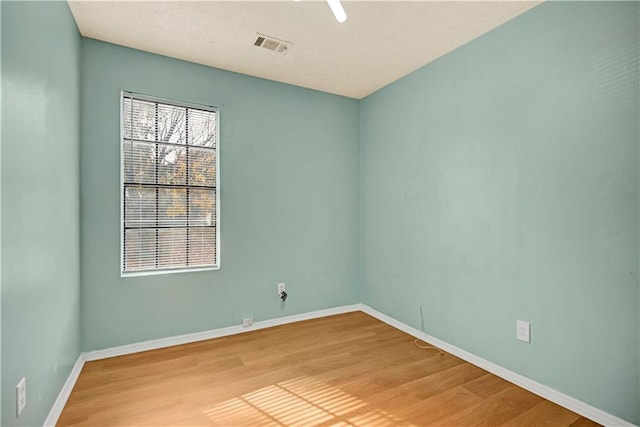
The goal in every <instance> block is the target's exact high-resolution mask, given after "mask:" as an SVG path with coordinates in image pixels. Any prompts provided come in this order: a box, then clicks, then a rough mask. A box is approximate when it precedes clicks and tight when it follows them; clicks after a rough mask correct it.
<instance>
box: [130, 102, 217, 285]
mask: <svg viewBox="0 0 640 427" xmlns="http://www.w3.org/2000/svg"><path fill="white" fill-rule="evenodd" d="M218 123H219V112H218V109H217V108H214V107H206V106H199V105H192V104H186V103H179V102H175V101H167V100H160V99H157V98H152V97H148V96H145V95H139V94H133V93H129V92H123V93H122V147H121V150H122V151H121V162H122V167H121V182H122V184H121V191H122V193H121V194H122V245H121V249H122V274H123V276H124V275H130V274H132V273H142V272H170V271H184V270H193V269H205V268H218V267H219V260H220V245H219V220H218V218H219V214H218V213H219V209H220V204H219V200H218V194H219V193H218V182H219V180H218V164H219V156H218V148H219V145H218V138H219V137H218V135H219V132H218Z"/></svg>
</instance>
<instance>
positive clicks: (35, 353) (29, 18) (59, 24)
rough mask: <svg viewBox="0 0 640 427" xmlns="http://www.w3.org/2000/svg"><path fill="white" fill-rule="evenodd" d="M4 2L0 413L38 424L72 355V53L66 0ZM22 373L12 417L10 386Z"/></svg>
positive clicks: (75, 101)
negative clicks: (21, 402) (23, 396)
mask: <svg viewBox="0 0 640 427" xmlns="http://www.w3.org/2000/svg"><path fill="white" fill-rule="evenodd" d="M0 7H1V8H2V169H1V170H2V245H1V246H2V422H1V424H2V425H3V426H12V425H24V426H26V425H29V426H33V425H42V422H43V421H44V419H45V417H46V416H47V413H48V412H49V410H50V409H51V406H52V404H53V402H54V400H55V398H56V397H57V395H58V392H59V391H60V389H61V387H62V385H63V383H64V381H65V380H66V378H67V376H68V374H69V372H70V370H71V367H72V366H73V364H74V362H75V360H76V358H77V356H78V354H79V348H80V344H79V338H80V333H79V310H80V303H79V286H80V281H79V276H80V266H79V252H78V249H79V200H78V199H79V188H78V187H79V181H78V169H79V165H78V156H79V149H78V144H79V138H78V136H79V115H80V112H79V108H78V106H79V92H78V91H79V52H80V36H79V34H78V31H77V29H76V26H75V23H74V20H73V18H72V16H71V13H70V11H69V9H68V6H67V4H66V2H10V1H9V2H7V1H3V2H2V3H1V6H0ZM22 377H26V379H27V405H26V407H25V409H24V412H23V413H22V415H21V416H20V417H19V418H18V419H16V412H15V387H16V384H17V383H18V381H19V380H20V379H21V378H22Z"/></svg>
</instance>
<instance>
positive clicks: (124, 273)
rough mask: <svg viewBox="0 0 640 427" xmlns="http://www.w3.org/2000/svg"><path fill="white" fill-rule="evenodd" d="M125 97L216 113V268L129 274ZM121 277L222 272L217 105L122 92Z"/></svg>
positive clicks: (149, 271) (145, 271)
mask: <svg viewBox="0 0 640 427" xmlns="http://www.w3.org/2000/svg"><path fill="white" fill-rule="evenodd" d="M125 97H133V98H135V99H140V100H143V101H149V102H157V103H162V104H168V105H172V106H177V107H185V108H194V109H200V110H206V111H213V112H215V114H216V131H215V132H216V133H215V137H216V181H215V182H216V187H215V188H216V199H215V200H216V201H215V204H216V233H215V236H216V241H215V250H216V264H215V265H211V266H203V267H177V268H166V269H156V270H144V271H125V270H124V267H125V260H124V232H125V224H124V216H125V213H124V206H125V200H124V155H123V154H124V153H123V148H122V147H123V146H124V144H123V143H124V136H125V130H124V120H123V119H124V117H123V114H124V111H123V105H124V98H125ZM119 98H120V115H119V120H120V150H119V156H120V187H119V190H120V277H123V278H124V277H139V276H156V275H162V274H173V273H186V272H196V271H211V270H220V265H221V262H220V241H221V239H220V236H221V227H220V223H221V221H220V188H221V187H220V175H221V174H220V108H219V107H215V106H213V105H204V104H197V103H192V102H186V101H177V100H174V99H169V98H162V97H157V96H152V95H145V94H141V93H137V92H131V91H124V90H123V91H122V92H120V97H119Z"/></svg>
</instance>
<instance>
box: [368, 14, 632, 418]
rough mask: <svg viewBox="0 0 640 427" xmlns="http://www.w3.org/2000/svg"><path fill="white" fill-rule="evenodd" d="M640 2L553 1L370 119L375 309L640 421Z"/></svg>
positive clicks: (372, 110) (432, 69)
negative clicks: (526, 325) (523, 335)
mask: <svg viewBox="0 0 640 427" xmlns="http://www.w3.org/2000/svg"><path fill="white" fill-rule="evenodd" d="M639 7H640V5H639V4H638V3H637V2H549V3H545V4H543V5H541V6H538V7H536V8H534V9H533V10H531V11H529V12H527V13H525V14H523V15H521V16H520V17H517V18H515V19H514V20H512V21H510V22H508V23H506V24H504V25H502V26H501V27H499V28H497V29H495V30H494V31H492V32H490V33H488V34H486V35H484V36H482V37H480V38H478V39H476V40H474V41H472V42H470V43H468V44H467V45H465V46H463V47H462V48H460V49H457V50H456V51H454V52H452V53H450V54H448V55H446V56H444V57H442V58H440V59H439V60H437V61H435V62H434V63H432V64H430V65H427V66H426V67H423V68H422V69H420V70H418V71H416V72H414V73H412V74H410V75H409V76H407V77H405V78H403V79H401V80H399V81H396V82H395V83H393V84H391V85H389V86H387V87H386V88H384V89H382V90H380V91H378V92H376V93H375V94H373V95H371V96H369V97H367V98H365V99H364V100H363V101H362V102H361V111H360V119H361V122H360V132H361V163H360V167H361V179H360V182H361V199H362V202H361V236H362V244H361V257H362V273H361V274H362V279H361V280H362V285H361V296H362V302H363V303H365V304H368V305H370V306H372V307H374V308H375V309H377V310H379V311H382V312H383V313H385V314H388V315H390V316H392V317H395V318H397V319H399V320H400V321H402V322H405V323H407V324H409V325H411V326H414V327H416V328H421V327H424V328H425V329H426V331H427V332H428V333H429V334H431V335H433V336H436V337H438V338H441V339H443V340H445V341H447V342H450V343H452V344H454V345H456V346H458V347H460V348H463V349H465V350H468V351H470V352H472V353H475V354H477V355H479V356H481V357H483V358H485V359H488V360H490V361H492V362H494V363H497V364H498V365H501V366H504V367H506V368H508V369H510V370H513V371H515V372H518V373H520V374H522V375H525V376H527V377H529V378H532V379H534V380H537V381H539V382H541V383H543V384H545V385H548V386H550V387H552V388H555V389H557V390H559V391H562V392H564V393H566V394H569V395H570V396H573V397H575V398H577V399H580V400H582V401H584V402H587V403H590V404H592V405H594V406H596V407H598V408H601V409H603V410H605V411H608V412H610V413H612V414H614V415H617V416H618V417H621V418H624V419H627V420H629V421H632V422H634V423H638V422H640V414H639V413H638V410H639V409H638V407H639V405H638V402H639V401H640V394H639V379H638V373H639V371H638V368H639V366H638V358H639V325H638V312H639V305H638V303H639V298H638V293H639V289H638V165H639V163H638V138H639V136H638V117H639V107H638V102H639V99H640V97H639V92H638V52H639V42H638V37H639V28H638V8H639ZM421 309H422V313H423V319H422V318H421V314H420V310H421ZM517 319H522V320H525V321H529V322H531V325H532V326H531V328H532V329H531V339H532V341H531V343H530V344H526V343H523V342H519V341H516V339H515V330H516V328H515V325H516V320H517Z"/></svg>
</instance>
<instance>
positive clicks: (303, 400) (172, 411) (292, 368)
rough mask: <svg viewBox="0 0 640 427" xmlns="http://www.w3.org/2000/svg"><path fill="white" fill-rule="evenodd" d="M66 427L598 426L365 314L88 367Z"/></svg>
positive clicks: (68, 411)
mask: <svg viewBox="0 0 640 427" xmlns="http://www.w3.org/2000/svg"><path fill="white" fill-rule="evenodd" d="M58 425H59V426H132V425H140V426H142V425H147V426H187V425H189V426H196V425H198V426H205V425H207V426H263V425H264V426H267V425H268V426H271V425H273V426H312V425H318V426H380V427H382V426H502V425H504V426H543V425H544V426H573V427H577V426H580V427H585V426H596V425H598V424H596V423H594V422H592V421H590V420H587V419H586V418H583V417H580V416H579V415H577V414H575V413H573V412H571V411H568V410H566V409H564V408H562V407H560V406H558V405H555V404H553V403H551V402H549V401H547V400H545V399H543V398H541V397H538V396H536V395H534V394H532V393H529V392H528V391H526V390H524V389H522V388H519V387H517V386H515V385H513V384H511V383H509V382H507V381H504V380H502V379H500V378H498V377H496V376H495V375H492V374H490V373H488V372H486V371H484V370H482V369H480V368H477V367H475V366H473V365H471V364H469V363H467V362H464V361H463V360H461V359H458V358H456V357H454V356H452V355H450V354H447V353H445V355H444V356H441V355H440V354H439V353H438V352H437V351H434V350H424V349H419V348H418V347H416V346H415V345H414V342H413V337H411V336H409V335H407V334H405V333H403V332H401V331H399V330H397V329H394V328H392V327H390V326H388V325H386V324H384V323H382V322H380V321H378V320H377V319H374V318H372V317H370V316H368V315H366V314H364V313H361V312H355V313H348V314H343V315H338V316H332V317H325V318H322V319H315V320H309V321H305V322H298V323H293V324H289V325H284V326H279V327H275V328H270V329H263V330H259V331H254V332H248V333H244V334H240V335H234V336H230V337H225V338H218V339H214V340H208V341H201V342H197V343H193V344H187V345H180V346H175V347H169V348H165V349H160V350H154V351H148V352H144V353H137V354H132V355H128V356H121V357H114V358H110V359H104V360H100V361H94V362H88V363H86V364H85V366H84V368H83V370H82V373H81V374H80V377H79V379H78V381H77V383H76V385H75V388H74V389H73V392H72V393H71V396H70V398H69V400H68V402H67V405H66V406H65V408H64V411H63V412H62V415H61V417H60V420H59V422H58Z"/></svg>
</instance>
